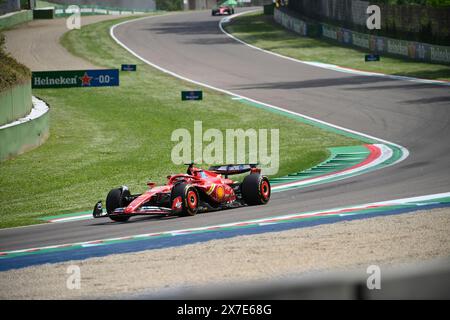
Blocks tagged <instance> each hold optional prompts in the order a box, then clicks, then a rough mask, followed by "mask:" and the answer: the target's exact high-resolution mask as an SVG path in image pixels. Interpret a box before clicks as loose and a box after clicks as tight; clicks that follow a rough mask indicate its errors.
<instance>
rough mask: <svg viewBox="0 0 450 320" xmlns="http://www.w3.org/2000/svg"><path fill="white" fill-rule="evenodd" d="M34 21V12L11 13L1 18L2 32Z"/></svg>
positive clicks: (0, 27) (0, 26)
mask: <svg viewBox="0 0 450 320" xmlns="http://www.w3.org/2000/svg"><path fill="white" fill-rule="evenodd" d="M31 20H33V12H32V11H31V10H23V11H18V12H14V13H10V14H7V15H4V16H2V17H0V30H1V29H7V28H11V27H13V26H15V25H16V24H20V23H23V22H27V21H31Z"/></svg>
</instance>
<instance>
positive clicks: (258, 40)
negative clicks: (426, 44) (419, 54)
mask: <svg viewBox="0 0 450 320" xmlns="http://www.w3.org/2000/svg"><path fill="white" fill-rule="evenodd" d="M226 30H227V31H228V32H230V33H232V34H233V35H234V36H236V37H237V38H239V39H242V40H243V41H245V42H248V43H250V44H252V45H254V46H257V47H259V48H262V49H266V50H270V51H273V52H276V53H279V54H282V55H285V56H288V57H292V58H296V59H299V60H304V61H316V62H323V63H330V64H335V65H339V66H342V67H349V68H354V69H359V70H365V71H372V72H381V73H385V74H392V75H402V76H408V77H417V78H424V79H436V80H450V66H448V65H441V64H432V63H425V62H416V61H412V60H407V59H400V58H392V57H387V56H382V57H381V61H379V62H365V61H364V55H365V54H367V53H370V52H369V51H366V50H360V49H357V48H355V47H348V46H343V45H340V44H338V43H336V42H332V41H328V40H324V39H316V38H308V37H300V36H299V35H298V34H296V33H293V32H291V31H288V30H286V29H284V28H283V27H282V26H280V25H279V24H277V23H276V22H275V21H274V20H273V17H272V16H266V15H263V14H262V13H252V14H247V15H243V16H240V17H237V18H235V19H233V22H232V23H231V24H229V25H227V26H226Z"/></svg>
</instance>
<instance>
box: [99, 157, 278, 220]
mask: <svg viewBox="0 0 450 320" xmlns="http://www.w3.org/2000/svg"><path fill="white" fill-rule="evenodd" d="M247 172H249V173H250V174H249V175H247V176H245V178H244V180H243V181H242V182H236V181H233V180H231V179H229V178H228V176H229V175H235V174H242V173H247ZM167 180H168V181H167V184H166V185H164V186H156V184H155V183H153V182H148V183H147V185H148V187H149V190H147V191H146V192H145V193H143V194H134V195H133V194H131V193H130V191H129V189H128V187H126V186H122V187H120V188H116V189H112V190H111V191H110V192H109V193H108V196H107V197H106V212H103V205H102V201H99V202H97V204H96V205H95V207H94V211H93V216H94V218H103V217H109V218H110V219H111V220H113V221H119V222H125V221H127V220H128V219H130V217H132V216H137V215H163V216H169V215H185V216H193V215H195V214H197V213H200V212H206V211H216V210H222V209H230V208H238V207H242V206H253V205H262V204H266V203H267V202H269V199H270V194H271V188H270V183H269V179H267V177H266V176H263V175H261V169H260V168H257V166H256V165H253V164H244V165H221V166H213V167H211V168H209V170H203V169H199V168H197V167H195V166H194V165H193V164H189V167H188V169H187V173H186V174H175V175H170V176H168V177H167Z"/></svg>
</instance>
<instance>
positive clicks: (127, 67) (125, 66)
mask: <svg viewBox="0 0 450 320" xmlns="http://www.w3.org/2000/svg"><path fill="white" fill-rule="evenodd" d="M136 70H137V66H136V65H135V64H123V65H122V67H121V71H136Z"/></svg>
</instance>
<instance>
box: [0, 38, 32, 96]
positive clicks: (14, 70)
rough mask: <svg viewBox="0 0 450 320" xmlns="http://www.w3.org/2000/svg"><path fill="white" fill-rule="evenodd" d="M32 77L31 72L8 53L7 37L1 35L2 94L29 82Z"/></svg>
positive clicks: (0, 87)
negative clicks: (15, 86) (17, 85)
mask: <svg viewBox="0 0 450 320" xmlns="http://www.w3.org/2000/svg"><path fill="white" fill-rule="evenodd" d="M30 77H31V72H30V70H29V69H28V68H27V67H25V66H24V65H22V64H20V63H19V62H17V61H16V60H14V59H13V58H12V57H11V56H10V55H9V54H8V53H7V52H6V50H5V36H4V35H3V34H2V33H0V92H2V91H3V90H6V89H9V88H11V87H13V86H14V85H16V84H22V83H24V82H26V81H29V80H30Z"/></svg>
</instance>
